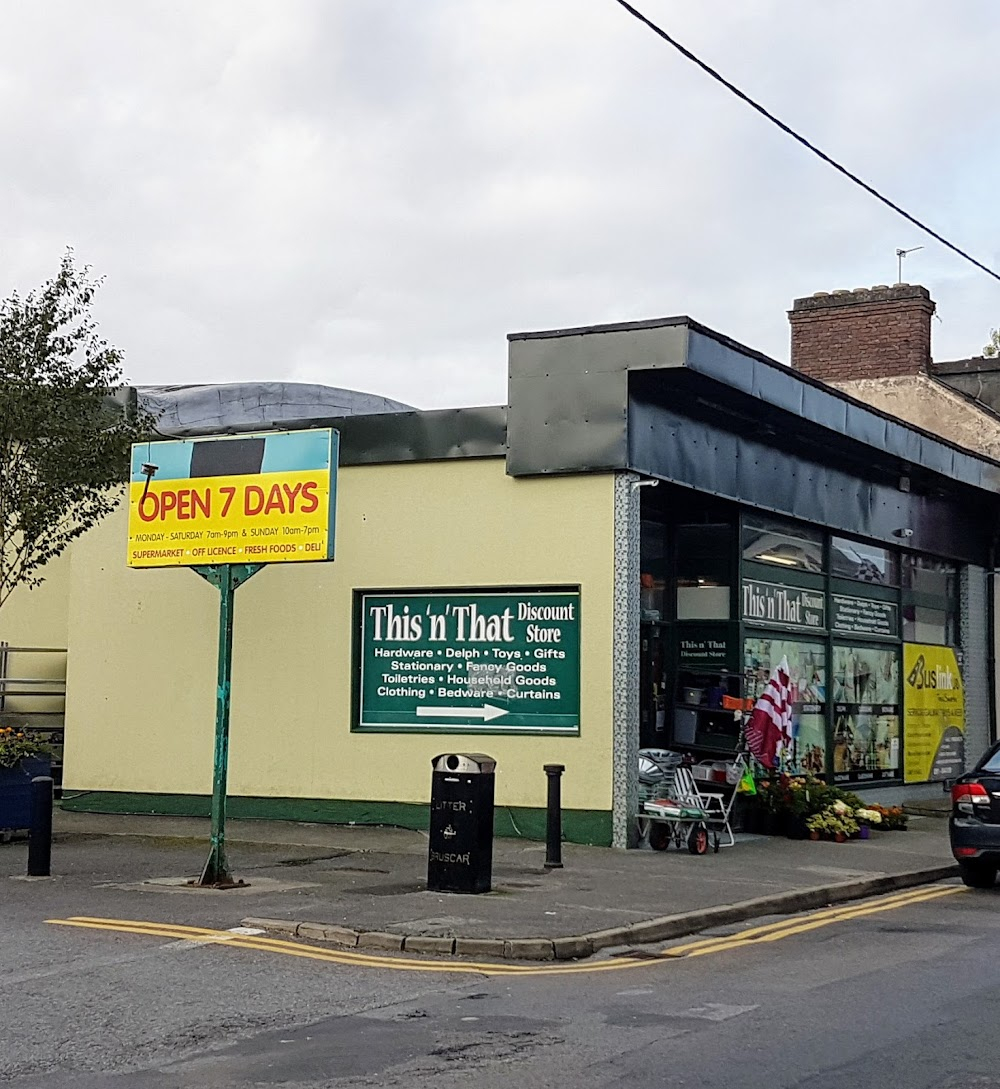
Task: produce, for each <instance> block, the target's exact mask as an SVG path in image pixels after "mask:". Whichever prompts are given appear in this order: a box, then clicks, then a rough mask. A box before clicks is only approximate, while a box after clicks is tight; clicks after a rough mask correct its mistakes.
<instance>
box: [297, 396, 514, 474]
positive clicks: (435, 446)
mask: <svg viewBox="0 0 1000 1089" xmlns="http://www.w3.org/2000/svg"><path fill="white" fill-rule="evenodd" d="M294 426H295V429H299V428H301V427H303V426H308V427H333V428H336V429H337V431H339V432H340V464H341V465H379V464H391V463H393V462H406V461H445V460H450V459H453V458H487V457H503V456H504V455H505V454H506V453H507V409H506V407H505V406H502V405H488V406H484V407H477V408H444V409H433V410H430V411H425V412H393V413H377V414H374V415H370V416H344V417H332V418H330V417H327V418H317V419H313V420H309V421H297V422H296V423H295V425H294ZM276 427H277V429H282V428H281V427H280V425H276Z"/></svg>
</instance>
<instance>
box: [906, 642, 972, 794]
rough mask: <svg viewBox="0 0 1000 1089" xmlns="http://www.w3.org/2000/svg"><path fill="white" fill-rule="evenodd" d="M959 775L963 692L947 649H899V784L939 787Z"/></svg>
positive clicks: (952, 654) (910, 646)
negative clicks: (901, 710) (944, 781)
mask: <svg viewBox="0 0 1000 1089" xmlns="http://www.w3.org/2000/svg"><path fill="white" fill-rule="evenodd" d="M963 771H965V690H964V688H963V686H962V674H961V671H960V670H959V668H958V659H957V658H956V657H955V652H954V651H953V650H952V649H951V647H938V646H933V645H930V644H923V643H904V644H903V779H904V781H905V782H907V783H926V782H928V781H933V782H939V781H941V780H943V779H952V778H954V777H955V776H956V775H961V774H962V772H963Z"/></svg>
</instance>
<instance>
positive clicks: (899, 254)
mask: <svg viewBox="0 0 1000 1089" xmlns="http://www.w3.org/2000/svg"><path fill="white" fill-rule="evenodd" d="M923 248H924V247H923V246H911V247H910V249H908V250H896V259H897V261H898V262H899V275H898V277H897V279H896V283H897V284H901V283H902V282H903V258H904V257H905V256H906V255H907V254H908V253H916V252H917V250H922V249H923Z"/></svg>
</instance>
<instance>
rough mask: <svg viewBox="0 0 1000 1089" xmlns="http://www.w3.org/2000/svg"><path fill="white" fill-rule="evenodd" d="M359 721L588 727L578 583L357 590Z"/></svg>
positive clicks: (471, 728) (431, 728)
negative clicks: (583, 711) (569, 586)
mask: <svg viewBox="0 0 1000 1089" xmlns="http://www.w3.org/2000/svg"><path fill="white" fill-rule="evenodd" d="M355 617H356V625H357V627H356V636H355V663H356V667H357V671H356V678H357V681H356V684H357V692H356V697H357V698H356V702H355V724H354V728H355V729H356V730H390V731H404V730H405V731H419V732H421V733H463V734H464V733H475V732H486V733H560V734H577V733H579V732H580V593H579V591H578V590H565V591H560V590H502V591H490V590H468V591H464V592H459V591H447V592H438V593H371V594H369V593H360V592H359V593H357V594H356V595H355Z"/></svg>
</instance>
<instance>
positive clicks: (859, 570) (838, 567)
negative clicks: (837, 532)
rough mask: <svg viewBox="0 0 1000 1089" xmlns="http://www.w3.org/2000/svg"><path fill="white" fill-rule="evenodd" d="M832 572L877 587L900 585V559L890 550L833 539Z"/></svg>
mask: <svg viewBox="0 0 1000 1089" xmlns="http://www.w3.org/2000/svg"><path fill="white" fill-rule="evenodd" d="M830 573H831V574H832V575H836V576H837V577H839V578H842V579H854V580H856V581H857V582H868V583H873V584H875V585H877V586H898V585H899V557H898V556H897V555H896V553H895V552H893V551H892V550H891V549H888V548H879V547H878V546H877V545H871V544H866V543H863V542H861V541H851V540H848V539H847V538H846V537H834V538H833V539H832V540H831V542H830Z"/></svg>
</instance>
